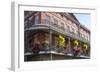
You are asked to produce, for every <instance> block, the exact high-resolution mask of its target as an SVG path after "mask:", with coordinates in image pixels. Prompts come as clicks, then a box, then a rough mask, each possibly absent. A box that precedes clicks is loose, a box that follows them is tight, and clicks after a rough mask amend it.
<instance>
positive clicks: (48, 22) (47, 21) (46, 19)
mask: <svg viewBox="0 0 100 73" xmlns="http://www.w3.org/2000/svg"><path fill="white" fill-rule="evenodd" d="M45 24H50V16H47V15H46V16H45Z"/></svg>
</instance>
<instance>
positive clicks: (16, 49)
mask: <svg viewBox="0 0 100 73" xmlns="http://www.w3.org/2000/svg"><path fill="white" fill-rule="evenodd" d="M24 10H32V11H33V10H36V11H52V12H53V11H55V12H66V11H67V12H75V13H90V14H91V25H92V32H93V33H92V40H91V44H92V45H93V44H94V43H93V42H94V38H93V37H94V36H95V34H94V33H95V31H94V30H95V29H94V28H95V25H94V24H95V23H96V22H95V20H96V19H95V18H96V7H89V6H82V5H72V4H68V5H66V6H64V7H62V6H43V5H33V3H24V2H23V3H21V2H15V3H12V31H13V32H12V50H11V52H12V55H13V56H12V58H11V60H12V61H11V62H12V64H11V69H12V70H14V71H17V70H26V69H29V70H30V69H40V68H42V69H46V68H47V67H48V66H49V67H59V66H64V67H66V66H72V67H73V66H74V67H77V66H87V65H91V66H92V65H93V66H94V65H96V55H95V53H96V49H95V47H94V46H92V45H91V46H92V47H91V53H92V54H91V59H87V60H67V61H66V60H64V61H44V62H27V63H25V62H24V46H23V43H24V39H23V37H24V18H23V17H24V16H23V12H24ZM38 66H39V67H38Z"/></svg>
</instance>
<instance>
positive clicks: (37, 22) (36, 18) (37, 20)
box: [35, 15, 39, 24]
mask: <svg viewBox="0 0 100 73" xmlns="http://www.w3.org/2000/svg"><path fill="white" fill-rule="evenodd" d="M35 24H39V16H38V15H37V16H35Z"/></svg>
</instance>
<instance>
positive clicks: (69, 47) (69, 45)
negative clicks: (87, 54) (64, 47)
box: [68, 37, 71, 52]
mask: <svg viewBox="0 0 100 73" xmlns="http://www.w3.org/2000/svg"><path fill="white" fill-rule="evenodd" d="M68 50H69V52H70V51H71V42H70V37H68Z"/></svg>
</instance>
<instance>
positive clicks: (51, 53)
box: [49, 29, 52, 60]
mask: <svg viewBox="0 0 100 73" xmlns="http://www.w3.org/2000/svg"><path fill="white" fill-rule="evenodd" d="M49 38H50V40H49V42H50V49H49V50H50V53H51V50H52V30H51V29H50V37H49ZM50 60H52V53H51V55H50Z"/></svg>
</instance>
